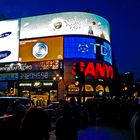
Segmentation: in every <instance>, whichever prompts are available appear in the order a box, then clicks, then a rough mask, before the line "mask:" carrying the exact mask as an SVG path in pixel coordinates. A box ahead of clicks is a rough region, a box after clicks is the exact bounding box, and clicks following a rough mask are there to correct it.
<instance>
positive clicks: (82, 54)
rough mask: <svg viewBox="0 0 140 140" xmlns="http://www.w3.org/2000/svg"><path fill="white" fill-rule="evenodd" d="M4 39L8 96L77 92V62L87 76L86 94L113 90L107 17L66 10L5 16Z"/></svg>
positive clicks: (1, 77)
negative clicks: (110, 86)
mask: <svg viewBox="0 0 140 140" xmlns="http://www.w3.org/2000/svg"><path fill="white" fill-rule="evenodd" d="M0 40H1V41H0V42H1V43H0V89H1V91H3V92H6V93H7V94H8V95H11V96H12V95H14V96H15V95H17V96H30V97H31V98H37V99H40V98H42V99H44V100H51V101H56V100H59V99H65V98H68V97H71V96H75V97H76V96H77V95H79V87H78V86H77V85H75V78H74V70H75V63H76V62H79V64H80V69H81V70H82V71H83V72H84V75H85V83H84V85H82V87H81V91H80V94H81V96H83V95H84V96H85V97H93V96H95V94H96V93H98V94H101V95H103V94H107V93H109V85H110V82H111V79H113V68H112V48H111V43H110V25H109V22H108V21H107V20H106V19H104V18H103V17H100V16H98V15H95V14H91V13H84V12H63V13H56V14H48V15H40V16H33V17H26V18H21V19H15V20H6V21H1V22H0Z"/></svg>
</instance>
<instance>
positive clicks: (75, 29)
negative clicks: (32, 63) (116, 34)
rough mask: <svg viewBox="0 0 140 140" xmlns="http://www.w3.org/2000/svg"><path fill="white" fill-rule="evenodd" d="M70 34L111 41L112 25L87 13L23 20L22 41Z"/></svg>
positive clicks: (53, 15)
mask: <svg viewBox="0 0 140 140" xmlns="http://www.w3.org/2000/svg"><path fill="white" fill-rule="evenodd" d="M68 34H69V35H70V34H74V35H75V34H78V35H90V36H97V37H100V38H104V39H105V40H108V41H110V25H109V22H108V21H107V20H106V19H104V18H103V17H100V16H98V15H95V14H91V13H85V12H63V13H57V14H48V15H41V16H33V17H26V18H21V31H20V39H26V38H35V37H44V36H45V37H46V36H56V35H68Z"/></svg>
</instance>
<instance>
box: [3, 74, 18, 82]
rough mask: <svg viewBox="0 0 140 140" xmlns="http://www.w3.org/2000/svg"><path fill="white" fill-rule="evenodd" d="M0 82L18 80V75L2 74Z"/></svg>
mask: <svg viewBox="0 0 140 140" xmlns="http://www.w3.org/2000/svg"><path fill="white" fill-rule="evenodd" d="M0 80H1V81H4V80H18V73H2V74H0Z"/></svg>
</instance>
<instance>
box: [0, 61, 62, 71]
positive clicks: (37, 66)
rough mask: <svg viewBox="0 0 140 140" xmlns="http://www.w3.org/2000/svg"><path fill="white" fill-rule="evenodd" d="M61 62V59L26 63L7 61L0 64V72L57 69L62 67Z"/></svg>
mask: <svg viewBox="0 0 140 140" xmlns="http://www.w3.org/2000/svg"><path fill="white" fill-rule="evenodd" d="M61 63H62V61H61V62H60V61H59V60H50V61H41V62H28V63H9V64H4V63H3V64H0V72H12V71H35V70H57V69H59V68H62V66H61V65H62V64H61ZM60 64H61V65H60Z"/></svg>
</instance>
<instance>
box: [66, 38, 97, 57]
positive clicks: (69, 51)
mask: <svg viewBox="0 0 140 140" xmlns="http://www.w3.org/2000/svg"><path fill="white" fill-rule="evenodd" d="M95 43H96V42H95V39H92V38H86V37H65V38H64V58H92V59H95V58H96V54H95V53H94V48H93V45H92V44H95Z"/></svg>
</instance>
